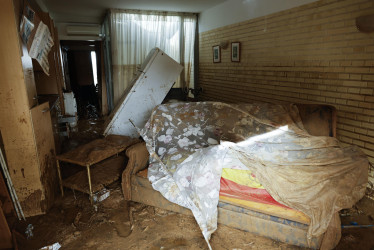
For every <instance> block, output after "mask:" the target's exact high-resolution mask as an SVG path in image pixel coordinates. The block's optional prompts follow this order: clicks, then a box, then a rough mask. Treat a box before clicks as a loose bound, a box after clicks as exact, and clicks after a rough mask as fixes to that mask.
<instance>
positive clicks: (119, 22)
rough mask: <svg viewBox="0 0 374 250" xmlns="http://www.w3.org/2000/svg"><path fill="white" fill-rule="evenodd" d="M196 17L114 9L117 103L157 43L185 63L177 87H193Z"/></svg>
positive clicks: (113, 50)
mask: <svg viewBox="0 0 374 250" xmlns="http://www.w3.org/2000/svg"><path fill="white" fill-rule="evenodd" d="M196 20H197V17H196V15H192V14H188V15H186V14H178V13H165V12H160V13H159V12H142V13H141V12H139V11H138V12H137V13H134V12H130V11H121V10H111V13H110V38H111V51H112V67H113V69H112V71H113V76H112V78H113V97H114V104H116V103H117V101H118V100H119V98H120V97H121V96H122V94H123V92H124V91H126V90H127V89H128V88H130V87H131V86H129V85H130V81H131V80H132V79H133V77H134V76H135V75H136V73H137V68H138V67H139V65H140V64H141V63H142V62H143V61H144V59H145V58H146V56H147V55H148V53H149V52H150V51H151V49H153V48H154V47H159V48H160V49H161V50H163V51H165V52H166V53H167V54H168V55H169V56H170V57H172V58H173V59H174V60H176V61H177V62H179V63H181V64H182V65H183V66H184V71H183V73H182V75H181V77H180V79H179V80H178V81H177V83H176V84H175V85H174V87H179V88H193V87H194V82H193V79H194V77H193V71H194V70H193V68H194V65H193V62H194V46H195V29H196Z"/></svg>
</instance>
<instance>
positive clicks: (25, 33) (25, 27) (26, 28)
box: [19, 16, 34, 44]
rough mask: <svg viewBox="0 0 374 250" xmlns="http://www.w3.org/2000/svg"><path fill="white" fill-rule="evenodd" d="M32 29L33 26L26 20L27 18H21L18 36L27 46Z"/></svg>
mask: <svg viewBox="0 0 374 250" xmlns="http://www.w3.org/2000/svg"><path fill="white" fill-rule="evenodd" d="M33 29H34V24H33V23H32V22H31V21H30V20H29V19H27V17H25V16H23V17H22V20H21V25H20V29H19V30H20V34H21V38H22V41H23V42H24V43H25V44H27V43H28V41H29V38H30V35H31V31H32V30H33Z"/></svg>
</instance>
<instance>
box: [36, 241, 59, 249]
mask: <svg viewBox="0 0 374 250" xmlns="http://www.w3.org/2000/svg"><path fill="white" fill-rule="evenodd" d="M60 247H61V245H60V243H58V242H57V243H55V244H53V245H49V246H45V247H42V248H40V249H39V250H58V249H60Z"/></svg>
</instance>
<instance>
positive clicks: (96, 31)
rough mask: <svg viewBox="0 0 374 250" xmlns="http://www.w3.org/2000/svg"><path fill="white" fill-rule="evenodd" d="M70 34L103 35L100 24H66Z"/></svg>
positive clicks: (67, 31)
mask: <svg viewBox="0 0 374 250" xmlns="http://www.w3.org/2000/svg"><path fill="white" fill-rule="evenodd" d="M66 33H67V35H68V36H101V26H100V25H89V26H88V25H86V26H83V25H68V26H66Z"/></svg>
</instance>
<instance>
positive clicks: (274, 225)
mask: <svg viewBox="0 0 374 250" xmlns="http://www.w3.org/2000/svg"><path fill="white" fill-rule="evenodd" d="M199 105H200V106H199ZM266 105H267V106H266ZM266 105H265V106H261V105H242V106H240V105H229V104H224V103H211V102H207V103H200V104H199V103H197V104H196V103H186V104H170V105H161V106H159V107H158V108H157V109H155V111H154V112H153V113H152V117H153V119H151V120H150V121H149V122H148V123H147V124H146V125H145V128H144V129H143V130H142V136H143V138H144V140H145V141H146V142H149V141H150V142H151V143H149V144H148V146H147V147H148V150H149V152H150V154H151V156H152V158H153V159H152V158H150V164H152V165H151V167H150V169H149V170H148V173H146V171H143V172H141V170H144V169H146V168H147V158H148V151H147V148H146V147H145V143H140V144H137V145H134V146H132V147H130V148H129V149H128V150H127V151H126V154H127V156H128V157H129V162H128V165H127V167H126V169H125V171H124V172H123V177H122V189H123V192H124V195H125V198H126V199H127V200H132V201H136V202H141V203H144V204H148V205H152V206H156V207H161V208H164V209H168V210H172V211H176V212H182V213H188V214H191V212H190V211H189V210H187V209H185V208H183V207H181V206H178V205H176V204H174V203H171V202H169V201H168V200H173V201H174V200H177V202H178V204H182V206H186V207H188V206H191V205H190V204H192V205H193V204H197V206H211V207H212V209H213V208H214V206H215V205H214V204H215V203H214V202H213V200H211V199H210V198H209V196H210V195H213V196H215V195H216V194H215V193H213V194H212V193H210V192H209V191H207V192H206V195H207V196H208V197H207V199H205V200H200V199H198V196H195V195H192V196H191V201H188V200H187V201H186V202H184V201H185V200H184V199H182V200H181V199H180V195H185V194H183V193H181V192H178V190H177V189H179V190H183V192H185V193H187V194H188V192H190V190H192V191H194V190H197V192H201V190H210V189H209V185H211V184H213V185H216V184H215V183H211V182H209V181H208V182H206V181H204V180H202V182H199V188H196V186H195V187H190V186H189V185H190V184H189V183H191V182H195V181H197V180H198V181H200V179H202V178H205V177H204V175H200V172H195V169H201V170H202V171H205V170H206V168H207V166H208V165H209V164H210V165H213V164H211V163H212V162H213V163H214V160H216V159H217V158H219V157H220V155H216V154H214V156H216V157H214V158H213V160H212V161H208V160H207V162H204V161H201V162H200V161H197V162H195V161H194V159H196V158H195V157H196V156H199V154H200V156H201V155H203V157H206V154H205V153H208V154H209V153H210V152H211V151H210V150H215V149H217V148H218V149H220V148H223V149H227V147H226V146H225V144H226V143H227V142H222V144H221V145H219V146H211V147H206V146H209V145H207V144H208V143H209V141H210V143H209V144H214V143H217V140H221V141H231V142H229V144H228V145H229V147H230V149H231V147H232V148H234V149H235V147H238V145H239V144H240V143H244V144H246V145H248V146H249V147H250V148H251V149H259V150H264V151H263V152H266V154H268V153H270V155H269V157H270V158H265V159H266V160H264V161H263V162H268V161H272V162H274V164H277V165H273V166H278V164H279V163H278V161H281V160H282V159H287V158H289V157H288V154H283V152H286V151H288V149H289V147H291V149H290V150H289V151H290V152H286V153H290V154H291V155H290V160H293V159H296V158H295V157H299V158H300V160H301V161H299V162H301V165H300V166H301V167H303V166H305V167H306V169H308V171H310V172H311V173H310V174H312V172H316V171H314V170H313V169H314V168H318V169H320V170H321V167H322V168H323V169H325V170H326V171H331V170H334V169H337V171H339V170H340V166H339V165H340V163H339V164H337V165H336V167H338V168H336V167H335V165H332V166H331V165H326V167H325V166H321V167H318V161H316V162H315V167H313V166H310V167H309V164H306V165H304V163H303V160H307V158H308V157H309V156H308V157H304V153H307V154H308V153H309V151H308V150H309V148H311V149H312V148H313V147H309V146H307V145H309V144H308V142H309V139H308V138H310V139H313V140H314V141H313V142H314V143H317V142H318V144H315V145H322V146H323V147H322V148H321V151H318V150H317V151H315V152H310V153H311V155H310V156H313V155H316V154H315V153H317V157H318V155H319V154H321V155H322V152H323V150H324V148H325V147H331V146H332V147H331V148H329V150H330V151H328V154H327V155H329V154H330V152H331V153H333V152H335V151H334V150H336V151H337V152H340V153H344V152H341V150H340V148H339V147H338V146H337V141H336V139H334V138H329V137H319V135H331V136H333V135H335V131H334V130H335V110H334V108H333V107H331V106H326V105H310V106H309V107H308V105H302V106H304V107H303V108H302V107H301V106H300V105H289V106H287V105H286V106H284V107H283V106H280V105H273V106H272V105H270V104H266ZM230 110H231V111H230ZM171 114H174V115H171ZM208 119H209V121H208ZM212 120H213V121H212ZM207 123H208V124H207ZM307 123H309V126H306V125H307ZM313 123H314V124H313ZM164 124H167V125H169V127H168V126H164ZM264 125H266V126H264ZM308 127H309V128H311V127H312V128H317V129H314V130H310V129H308ZM253 128H254V129H253ZM304 128H306V129H304ZM318 128H319V129H318ZM144 131H145V132H144ZM308 132H309V133H308ZM311 134H313V135H317V136H312V135H311ZM295 135H297V136H296V137H295ZM149 138H153V140H149ZM208 138H209V139H208ZM207 139H208V140H207ZM283 139H284V140H287V139H292V140H295V142H299V141H301V142H307V144H305V147H304V146H302V145H303V144H300V145H297V144H292V143H288V144H285V145H284V146H283V143H280V142H283V141H282V140H283ZM279 140H281V141H279ZM207 142H208V143H207ZM233 142H236V143H233ZM289 142H291V141H289ZM325 142H326V143H327V142H328V143H330V144H324V143H325ZM153 143H154V144H153ZM204 145H206V146H204ZM312 145H314V144H312ZM335 145H336V146H335ZM153 146H154V147H153ZM272 146H274V147H278V148H279V149H280V150H278V149H277V150H275V151H273V150H272ZM300 146H301V147H300ZM194 148H202V149H201V150H197V151H195V153H193V151H194ZM301 149H306V151H302V150H301ZM317 149H319V146H317ZM292 150H295V151H292ZM331 150H333V151H331ZM349 150H352V152H353V155H357V156H358V157H361V155H360V154H359V152H358V154H356V153H355V152H357V151H355V150H354V149H349ZM191 152H192V153H191ZM228 152H229V151H228ZM231 152H232V150H231ZM236 152H239V151H236ZM243 152H244V151H243ZM260 152H262V151H260ZM272 152H275V153H279V156H278V157H276V158H274V157H271V156H272V155H271V153H272ZM299 152H301V153H302V154H301V155H299ZM235 154H236V153H235V152H234V156H235ZM333 154H334V153H333ZM241 155H242V154H241V153H239V154H238V156H241ZM252 157H257V155H255V154H254V155H253V156H252ZM157 158H159V159H161V161H160V162H162V163H160V164H159V165H157V166H159V170H157V168H155V164H157V162H156V161H155V159H157ZM343 158H344V157H343ZM205 159H206V158H204V160H205ZM209 159H211V158H209ZM231 159H235V158H229V161H228V163H229V164H232V162H233V160H231ZM236 159H241V160H240V161H238V160H237V161H236V163H235V166H237V167H240V162H242V163H243V161H244V162H246V161H247V160H252V158H249V159H248V158H243V159H242V158H236ZM253 159H256V158H253ZM313 159H314V158H313ZM340 159H341V158H339V160H340ZM242 160H243V161H242ZM356 160H360V162H362V163H363V164H361V163H359V164H361V165H357V164H356V163H357V162H356V161H352V159H351V160H350V161H349V160H348V158H347V162H350V164H352V165H346V166H344V164H345V163H346V162H345V163H343V166H344V168H345V171H355V172H354V174H353V175H352V176H354V177H352V178H353V179H352V181H353V180H356V181H357V184H358V185H360V186H359V187H357V189H355V192H356V193H357V194H354V197H353V198H352V199H351V197H348V195H347V197H346V198H347V200H353V202H354V201H355V200H356V199H358V198H359V196H360V195H361V194H362V195H363V194H364V191H365V185H366V182H365V175H366V178H367V169H366V170H365V166H366V165H365V164H364V163H367V159H366V158H364V157H361V158H357V159H356ZM191 162H194V163H196V164H197V165H187V164H191ZM199 162H200V163H202V167H201V164H200V163H199ZM263 162H260V164H259V163H258V162H256V161H252V162H251V164H256V165H254V166H253V167H257V166H259V167H260V168H262V169H264V170H265V169H266V171H270V170H272V169H273V166H272V165H270V164H269V165H262V164H265V163H263ZM297 162H298V161H297V159H296V162H295V165H294V164H292V163H288V164H291V166H292V168H291V166H289V167H288V165H287V161H282V162H281V163H283V164H284V167H283V166H282V167H280V168H278V169H279V171H281V172H280V173H279V175H278V177H279V178H280V179H279V180H282V178H286V179H287V178H296V179H298V176H299V175H294V176H289V175H283V174H282V171H287V169H290V170H292V169H295V168H296V169H299V167H297V166H298V165H297V164H296V163H297ZM327 162H330V160H329V158H327ZM320 163H322V161H321V162H320ZM207 164H208V165H207ZM224 164H226V163H224ZM236 164H238V165H236ZM327 164H330V163H327ZM246 165H247V164H246ZM185 166H187V168H184V167H185ZM356 167H357V168H358V169H359V171H356ZM366 167H367V166H366ZM165 169H167V170H165ZM183 169H184V170H185V171H187V173H188V171H191V169H192V172H195V173H196V174H195V175H193V174H192V175H190V174H188V175H181V172H180V171H181V170H182V171H183ZM230 169H231V168H230ZM251 169H252V166H251V168H250V170H251ZM348 169H349V170H348ZM166 171H167V173H168V175H164V174H163V173H164V172H166ZM173 171H174V172H173ZM208 171H209V169H208ZM334 171H335V170H334ZM219 173H220V172H218V173H217V172H216V173H215V175H216V176H217V175H218V174H219ZM255 173H256V176H257V177H259V176H260V175H259V174H261V172H258V171H257V172H255ZM269 173H270V172H269ZM285 173H287V172H285ZM316 173H317V174H323V171H322V172H320V171H317V172H316ZM361 173H362V175H361ZM212 174H213V171H209V172H207V175H206V178H208V177H209V178H210V175H212ZM341 174H343V175H344V174H345V172H344V171H343V172H340V173H339V174H337V175H336V176H340V175H341ZM357 175H360V176H357ZM145 176H148V178H149V179H150V180H151V181H152V184H151V183H150V181H149V180H147V179H146V178H144V177H145ZM218 176H219V177H221V175H218ZM222 176H223V175H222ZM310 176H314V175H310ZM180 177H186V178H185V179H178V178H180ZM269 177H272V175H270V176H269ZM278 177H277V178H278ZM305 177H307V176H305ZM356 177H357V179H356ZM225 178H226V176H225ZM299 178H301V179H303V178H304V177H302V176H299ZM331 178H335V176H332V177H331ZM173 180H174V181H177V180H182V181H180V182H178V186H175V185H174V184H168V182H169V181H173ZM207 180H210V179H207ZM219 180H220V179H218V184H219ZM263 180H264V178H262V179H261V183H263V184H264V186H265V183H264V182H262V181H263ZM272 180H274V182H275V183H276V181H275V178H273V179H272ZM328 180H330V179H328ZM221 181H222V180H221ZM321 181H322V180H321V179H318V178H316V179H314V180H313V181H310V182H309V181H306V182H305V185H309V183H314V182H321ZM342 181H344V183H342ZM352 181H349V180H347V178H342V179H334V180H333V181H330V182H326V183H327V184H328V185H339V186H341V185H345V184H347V185H348V183H349V185H353V184H354V183H353V184H352ZM366 181H367V180H366ZM323 182H324V183H325V181H323ZM291 183H294V184H295V185H292V187H291V188H290V190H293V189H294V188H298V187H299V186H300V185H301V184H302V185H304V182H302V183H297V182H291ZM296 184H297V185H296ZM361 184H362V185H361ZM221 185H222V182H221ZM270 186H271V184H270ZM164 187H166V188H167V187H171V189H167V190H169V191H170V192H169V193H166V197H167V199H168V200H167V199H165V198H164V196H165V190H164V189H163V188H164ZM182 187H184V189H183V188H182ZM265 187H266V188H267V187H269V183H266V186H265ZM302 187H304V186H302ZM154 188H159V189H157V190H160V192H163V195H161V193H159V192H158V191H155V189H154ZM173 188H176V189H173ZM181 188H182V189H181ZM218 188H219V187H218ZM279 188H280V189H279V191H281V190H284V187H281V186H279ZM318 188H319V187H318V186H314V185H313V187H312V190H311V191H312V192H313V189H315V190H317V189H318ZM331 189H333V187H331ZM127 190H128V191H127ZM167 190H166V191H167ZM273 190H274V189H271V191H272V193H271V194H272V196H273V197H276V196H274V192H273ZM318 190H319V189H318ZM218 191H219V189H218ZM221 191H222V189H221ZM266 191H269V190H268V189H267V190H266ZM309 191H310V190H309ZM309 191H308V192H309ZM328 191H329V190H326V192H325V194H324V195H326V194H327V193H329V192H328ZM203 192H204V191H203ZM269 192H270V191H269ZM344 192H349V190H344ZM288 193H289V194H290V195H293V194H298V196H295V197H300V194H303V192H300V193H297V192H296V193H294V192H288ZM332 193H333V194H332V195H337V194H338V193H335V192H332ZM307 194H309V193H304V195H305V198H307V197H309V196H308V195H307ZM198 195H199V196H200V194H198ZM204 195H205V194H204ZM304 195H301V197H302V198H304ZM316 195H318V194H316ZM318 196H320V197H322V196H321V195H318ZM313 197H314V196H313ZM217 198H218V193H217ZM297 199H298V198H297ZM277 200H282V204H280V203H278V204H279V205H273V204H266V203H259V202H256V201H253V200H250V199H248V200H246V199H237V198H235V197H230V196H228V195H227V193H222V192H219V202H218V222H219V223H223V224H226V225H229V226H232V227H235V228H238V229H242V230H245V231H249V232H252V233H256V234H259V235H262V236H266V237H270V238H272V239H275V240H279V241H283V242H287V243H289V244H294V245H298V246H304V247H312V248H319V247H321V245H322V244H325V243H324V242H323V240H325V239H324V237H323V236H324V232H325V231H322V232H321V233H320V234H313V235H312V237H311V238H309V239H308V237H307V236H308V234H309V233H308V232H309V229H311V228H312V225H313V217H312V216H310V214H308V215H307V214H306V213H305V212H300V210H301V209H303V210H302V211H308V210H305V208H304V207H303V206H304V205H302V204H303V203H302V202H301V203H300V207H298V208H300V210H299V209H291V208H290V206H291V205H292V203H289V201H288V200H283V199H281V198H279V197H278V198H277ZM188 202H191V203H188ZM211 202H212V203H211ZM287 202H288V203H287ZM311 202H313V200H312V201H311ZM326 202H330V200H326ZM344 202H345V201H344ZM285 203H286V204H291V205H288V207H286V206H284V204H285ZM209 204H212V205H209ZM305 204H306V205H308V204H309V203H305ZM344 204H345V203H344ZM282 205H283V207H282ZM346 205H347V204H346ZM316 209H319V207H317V208H316ZM326 209H327V210H328V208H326ZM205 211H206V210H204V212H205ZM334 211H335V210H334ZM195 213H196V210H195V211H194V215H195V216H196V214H195ZM330 213H331V212H330ZM197 214H198V215H199V212H198V213H197ZM336 215H337V213H334V216H336ZM206 216H207V214H206V213H204V217H203V218H205V217H206ZM208 218H212V221H211V223H212V226H211V224H208V226H207V228H208V229H211V230H213V231H214V227H213V226H214V217H208ZM333 218H334V219H332V220H331V221H334V220H335V219H336V217H333ZM337 219H339V218H337ZM329 221H330V220H328V221H327V223H329ZM318 222H320V221H318ZM198 223H199V221H198ZM314 223H316V220H315V221H314ZM199 225H200V224H199ZM204 225H206V224H203V227H202V226H201V225H200V228H201V229H202V230H203V228H204ZM314 225H322V224H314ZM327 225H329V224H327ZM327 225H326V223H325V226H327ZM330 225H331V224H330ZM333 225H334V226H336V223H334V224H333ZM212 228H213V229H212ZM339 228H340V225H339V226H338V228H337V229H339ZM312 229H313V230H314V228H312ZM317 230H319V227H318V228H317ZM325 230H326V229H325ZM329 232H332V231H329ZM203 233H204V231H203ZM334 233H335V232H334ZM309 235H310V234H309ZM204 236H205V235H204ZM329 236H331V239H332V241H333V242H331V243H332V244H334V243H336V240H338V239H339V237H340V231H338V232H336V234H333V235H331V234H330V235H329ZM335 237H336V238H335ZM207 238H208V239H209V237H207ZM207 238H206V239H207ZM327 244H328V243H327Z"/></svg>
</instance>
